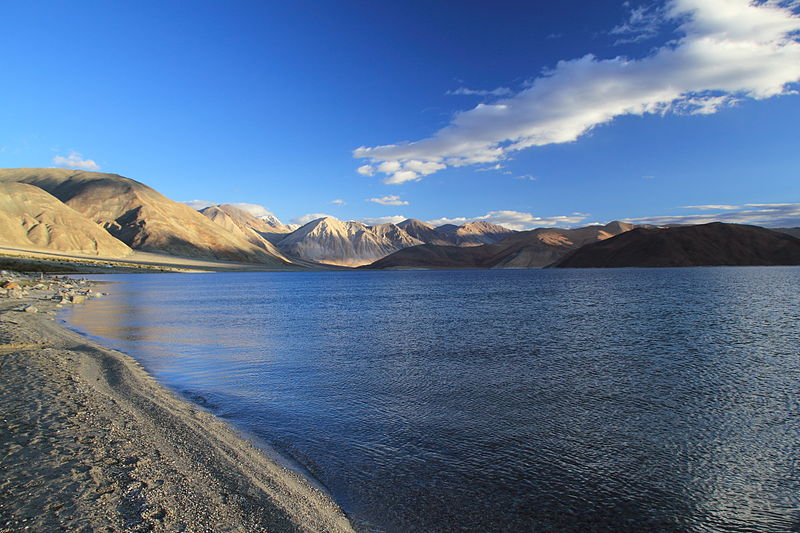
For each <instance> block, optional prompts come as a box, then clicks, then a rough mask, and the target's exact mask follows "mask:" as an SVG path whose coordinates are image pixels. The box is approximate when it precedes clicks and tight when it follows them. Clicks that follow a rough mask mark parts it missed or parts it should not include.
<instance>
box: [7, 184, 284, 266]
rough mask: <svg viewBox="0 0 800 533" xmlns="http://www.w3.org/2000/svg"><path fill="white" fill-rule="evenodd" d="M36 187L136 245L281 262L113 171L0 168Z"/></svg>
mask: <svg viewBox="0 0 800 533" xmlns="http://www.w3.org/2000/svg"><path fill="white" fill-rule="evenodd" d="M10 181H14V182H22V183H28V184H30V185H34V186H36V187H39V188H41V189H43V190H45V191H47V192H48V193H50V194H51V195H53V196H55V197H56V198H58V199H59V200H61V201H62V202H64V203H65V204H67V205H68V206H70V207H71V208H73V209H75V210H76V211H78V212H80V213H82V214H83V215H84V216H86V217H87V218H89V219H91V220H93V221H94V222H96V223H98V224H100V225H101V226H103V227H104V228H105V229H106V230H107V231H108V232H109V233H110V234H111V235H112V236H114V237H116V238H117V239H119V240H121V241H122V242H124V243H125V244H127V245H128V246H130V247H131V248H134V249H138V250H144V251H153V252H164V253H168V254H173V255H179V256H186V257H202V258H210V259H222V260H229V261H244V262H255V263H264V264H273V265H285V264H286V261H285V260H284V259H282V258H281V257H276V256H275V255H273V254H272V253H270V252H268V251H266V250H265V249H263V248H259V247H258V246H256V245H254V244H252V243H250V242H248V241H247V240H245V239H242V238H241V237H238V236H236V235H232V234H231V233H229V232H227V231H225V230H224V229H223V228H221V227H220V226H218V225H216V224H214V222H212V221H211V220H209V219H207V218H206V217H204V216H203V215H201V214H200V213H198V212H197V211H195V210H194V209H192V208H191V207H189V206H187V205H185V204H182V203H179V202H175V201H173V200H170V199H169V198H167V197H165V196H164V195H162V194H160V193H158V192H157V191H155V190H153V189H151V188H150V187H148V186H146V185H144V184H142V183H139V182H137V181H134V180H132V179H129V178H125V177H122V176H118V175H116V174H105V173H100V172H84V171H75V170H68V169H59V168H21V169H0V182H10Z"/></svg>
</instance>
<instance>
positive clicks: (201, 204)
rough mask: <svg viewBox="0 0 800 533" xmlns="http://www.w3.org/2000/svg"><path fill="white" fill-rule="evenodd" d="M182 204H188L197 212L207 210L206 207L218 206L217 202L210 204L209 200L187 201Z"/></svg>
mask: <svg viewBox="0 0 800 533" xmlns="http://www.w3.org/2000/svg"><path fill="white" fill-rule="evenodd" d="M181 203H182V204H186V205H188V206H189V207H191V208H192V209H195V210H197V211H200V210H201V209H205V208H206V207H211V206H212V205H217V202H209V201H207V200H185V201H183V202H181Z"/></svg>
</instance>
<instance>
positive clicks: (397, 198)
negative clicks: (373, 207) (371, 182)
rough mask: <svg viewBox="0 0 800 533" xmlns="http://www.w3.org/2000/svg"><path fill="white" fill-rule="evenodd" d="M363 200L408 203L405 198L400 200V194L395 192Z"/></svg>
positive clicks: (381, 203) (389, 203)
mask: <svg viewBox="0 0 800 533" xmlns="http://www.w3.org/2000/svg"><path fill="white" fill-rule="evenodd" d="M364 201H365V202H372V203H374V204H380V205H408V202H407V201H405V200H401V199H400V196H398V195H396V194H390V195H388V196H381V197H380V198H367V199H366V200H364Z"/></svg>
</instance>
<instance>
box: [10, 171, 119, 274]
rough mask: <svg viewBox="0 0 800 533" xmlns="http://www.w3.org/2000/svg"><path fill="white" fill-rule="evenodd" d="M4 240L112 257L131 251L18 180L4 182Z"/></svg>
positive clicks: (25, 246) (14, 244)
mask: <svg viewBox="0 0 800 533" xmlns="http://www.w3.org/2000/svg"><path fill="white" fill-rule="evenodd" d="M0 244H1V245H3V246H9V247H14V248H21V249H25V250H29V249H40V250H50V251H57V252H65V253H76V254H88V255H97V256H101V257H110V258H117V257H124V256H126V255H129V254H130V253H131V249H130V248H129V247H128V246H126V245H125V244H124V243H122V242H121V241H119V240H117V239H115V238H114V237H112V236H111V235H109V234H108V232H107V231H105V230H104V229H103V228H102V227H100V226H99V225H97V224H96V223H94V222H93V221H91V220H89V219H88V218H86V217H85V216H83V215H82V214H81V213H78V212H77V211H75V210H74V209H72V208H71V207H69V206H67V205H65V204H64V203H63V202H61V201H60V200H59V199H58V198H56V197H54V196H52V195H51V194H49V193H47V192H45V191H43V190H42V189H40V188H38V187H35V186H33V185H28V184H27V183H16V182H0Z"/></svg>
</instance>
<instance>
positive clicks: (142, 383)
mask: <svg viewBox="0 0 800 533" xmlns="http://www.w3.org/2000/svg"><path fill="white" fill-rule="evenodd" d="M40 292H42V291H40ZM43 297H47V295H43V296H41V297H40V298H43ZM31 303H33V304H34V305H35V306H36V308H37V309H38V312H35V313H32V312H23V311H21V310H20V309H22V308H23V307H24V306H25V305H30V304H31ZM55 305H56V304H55V303H53V302H52V301H51V300H50V299H49V298H48V301H44V300H41V299H39V300H37V296H36V291H31V293H30V294H29V295H28V296H27V297H26V298H25V299H6V298H2V297H0V531H23V530H27V531H60V530H68V531H92V530H103V531H247V532H250V531H275V532H281V531H325V532H336V531H352V529H351V527H350V524H349V522H348V521H347V519H346V518H345V516H344V514H343V513H342V511H341V510H340V509H339V508H338V507H337V506H336V505H335V504H334V503H333V502H332V501H331V500H330V499H329V498H328V497H327V496H326V495H325V494H323V493H322V492H321V491H319V490H317V489H316V488H314V487H313V486H312V485H311V484H309V483H308V482H307V481H306V480H304V479H303V478H301V477H300V476H298V475H296V474H294V473H293V472H290V471H288V470H286V469H285V468H283V467H281V466H279V465H277V464H275V463H274V462H272V461H271V460H269V459H268V458H266V456H264V455H263V454H262V453H261V452H259V451H258V450H257V449H256V448H254V447H253V446H252V445H251V444H249V443H248V442H247V441H245V440H244V439H242V438H241V437H239V436H238V435H237V434H235V433H234V432H233V431H232V430H231V429H230V428H229V427H228V426H227V425H226V424H225V423H223V422H222V421H220V420H218V419H216V418H215V417H213V416H212V415H210V414H208V413H206V412H204V411H200V410H198V409H197V408H195V407H193V406H192V405H190V404H188V403H186V402H184V401H182V400H180V399H178V398H177V397H176V396H175V395H173V394H172V393H170V392H169V391H167V390H166V389H164V388H162V387H161V386H160V385H158V384H157V383H156V382H155V381H154V380H153V379H152V378H151V377H150V376H149V375H148V374H147V373H146V372H145V371H144V370H143V369H142V368H141V367H140V366H139V365H138V364H137V363H136V362H135V361H134V360H133V359H132V358H130V357H128V356H126V355H124V354H122V353H119V352H116V351H113V350H109V349H106V348H103V347H101V346H99V345H96V344H93V343H92V342H90V341H88V340H87V339H86V338H85V337H82V336H80V335H78V334H77V333H74V332H72V331H69V330H67V329H65V328H63V327H61V326H60V325H59V323H58V322H57V321H56V320H54V318H53V314H54V312H55ZM70 305H71V304H70Z"/></svg>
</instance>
